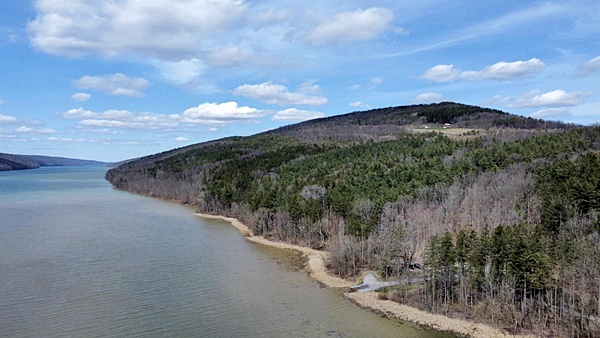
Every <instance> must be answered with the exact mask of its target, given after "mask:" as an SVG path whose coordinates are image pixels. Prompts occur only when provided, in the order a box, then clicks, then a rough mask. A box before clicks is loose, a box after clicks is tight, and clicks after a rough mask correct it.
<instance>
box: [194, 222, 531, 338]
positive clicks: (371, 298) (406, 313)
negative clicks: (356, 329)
mask: <svg viewBox="0 0 600 338" xmlns="http://www.w3.org/2000/svg"><path fill="white" fill-rule="evenodd" d="M194 215H195V216H198V217H201V218H206V219H213V220H221V221H226V222H229V223H230V224H231V225H232V226H234V227H235V228H236V229H238V231H239V232H240V233H241V234H242V235H243V236H244V237H246V239H247V240H249V241H251V242H254V243H259V244H262V245H266V246H270V247H274V248H279V249H287V250H296V251H299V252H301V253H302V254H303V256H304V257H305V258H306V261H307V264H306V270H307V272H308V274H309V275H310V276H311V277H312V278H314V279H315V280H317V281H318V282H319V283H321V284H323V285H325V286H327V287H330V288H349V287H350V286H352V285H355V284H356V283H355V282H353V281H349V280H345V279H342V278H340V277H337V276H334V275H331V274H329V273H328V271H327V266H326V261H327V260H328V259H329V253H328V252H325V251H320V250H315V249H311V248H307V247H303V246H299V245H294V244H289V243H284V242H275V241H271V240H268V239H266V238H264V237H263V236H255V235H253V234H252V231H250V228H249V227H248V226H247V225H245V224H244V223H242V222H240V221H239V220H238V219H236V218H233V217H226V216H219V215H211V214H204V213H194ZM344 297H346V298H348V299H349V300H350V301H351V302H353V303H355V304H357V305H358V306H360V307H362V308H366V309H369V310H371V311H374V312H376V313H379V314H381V315H383V316H385V317H388V318H396V319H400V320H404V321H407V322H411V323H415V324H417V325H420V326H423V327H426V328H430V329H434V330H437V331H443V332H451V333H455V334H458V335H461V336H466V337H473V338H509V337H535V336H531V335H512V334H510V333H507V332H503V331H501V330H500V329H497V328H494V327H491V326H489V325H485V324H479V323H473V322H470V321H466V320H462V319H454V318H450V317H446V316H443V315H438V314H433V313H429V312H426V311H422V310H419V309H417V308H413V307H410V306H407V305H404V304H400V303H396V302H393V301H391V300H382V299H379V298H378V297H377V293H376V292H373V291H372V292H362V293H358V292H352V293H349V292H346V293H344Z"/></svg>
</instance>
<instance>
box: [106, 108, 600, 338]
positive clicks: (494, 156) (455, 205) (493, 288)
mask: <svg viewBox="0 0 600 338" xmlns="http://www.w3.org/2000/svg"><path fill="white" fill-rule="evenodd" d="M444 123H450V124H451V125H452V126H451V128H454V129H452V130H453V131H457V132H455V133H452V135H445V134H443V132H445V130H444V129H442V124H444ZM425 127H428V129H425ZM415 128H420V130H419V132H416V130H415ZM461 134H462V135H461ZM599 151H600V128H598V127H583V126H575V125H566V124H562V123H558V122H547V121H542V120H537V119H530V118H523V117H520V116H515V115H510V114H507V113H504V112H500V111H496V110H491V109H486V108H480V107H474V106H468V105H462V104H456V103H441V104H433V105H419V106H405V107H392V108H384V109H376V110H371V111H367V112H355V113H350V114H345V115H340V116H335V117H330V118H324V119H319V120H311V121H307V122H304V123H300V124H296V125H291V126H287V127H283V128H280V129H277V130H273V131H269V132H265V133H261V134H258V135H254V136H250V137H230V138H225V139H221V140H216V141H212V142H207V143H202V144H197V145H192V146H189V147H185V148H180V149H175V150H172V151H168V152H165V153H161V154H157V155H152V156H148V157H145V158H142V159H137V160H134V161H131V162H128V163H125V164H122V165H121V166H119V167H118V168H115V169H112V170H110V171H109V172H108V173H107V179H108V180H109V181H110V182H112V184H113V185H114V186H115V187H117V188H120V189H125V190H129V191H134V192H138V193H142V194H148V195H152V196H158V197H162V198H168V199H174V200H179V201H181V202H184V203H188V204H193V205H196V206H197V208H198V209H199V210H200V211H202V212H208V213H217V214H224V215H228V216H234V217H237V218H239V219H240V220H242V221H243V222H244V223H246V224H247V225H249V226H250V228H251V229H252V230H253V231H254V232H255V233H256V234H261V235H264V236H267V237H271V238H273V239H277V240H283V241H288V242H293V243H299V244H302V245H307V246H311V247H314V248H322V249H326V250H329V251H330V252H331V254H332V255H331V262H330V268H331V269H332V270H333V271H335V272H336V273H338V274H340V275H342V276H355V275H356V274H357V273H359V272H360V271H361V270H364V269H375V270H378V271H380V272H381V273H382V274H385V275H393V276H399V277H401V278H405V277H407V276H410V275H411V274H412V272H410V269H409V267H410V266H411V264H412V263H413V262H415V261H418V262H422V263H424V265H425V267H426V269H424V273H423V277H424V280H425V281H427V283H424V284H423V285H421V286H420V287H419V288H418V289H417V290H415V291H414V292H412V293H408V292H406V291H403V292H398V293H396V294H395V296H394V297H395V298H399V299H401V300H402V301H403V302H409V303H412V304H413V305H415V306H418V307H421V308H424V309H427V310H429V311H433V312H443V313H446V314H447V313H449V311H450V309H459V312H461V313H476V314H477V315H476V317H477V318H478V319H480V320H483V321H490V320H491V321H492V322H494V323H496V324H500V325H507V326H511V327H512V329H514V330H521V329H529V330H534V331H539V330H544V331H548V330H549V331H551V332H553V333H554V334H556V335H558V336H560V335H567V336H568V335H572V334H574V333H575V335H580V336H589V335H595V334H598V330H599V327H598V325H597V324H598V323H597V320H595V318H598V316H599V313H598V312H600V252H598V250H599V249H598V248H600V232H599V231H600V226H599V225H598V224H600V223H599V221H598V214H599V212H600V210H599V209H600V204H599V203H598V198H600V197H599V196H600V193H599V191H600V183H599V182H600V155H599Z"/></svg>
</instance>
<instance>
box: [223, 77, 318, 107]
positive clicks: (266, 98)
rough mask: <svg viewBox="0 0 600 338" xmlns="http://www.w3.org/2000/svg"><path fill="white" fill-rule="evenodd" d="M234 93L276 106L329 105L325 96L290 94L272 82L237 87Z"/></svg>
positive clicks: (284, 87) (312, 86)
mask: <svg viewBox="0 0 600 338" xmlns="http://www.w3.org/2000/svg"><path fill="white" fill-rule="evenodd" d="M314 86H315V85H314V83H313V84H312V85H310V86H309V87H310V88H311V89H315V87H314ZM301 90H302V88H301ZM304 90H306V88H304ZM233 93H234V94H235V95H242V96H246V97H250V98H253V99H256V100H260V101H262V102H265V103H268V104H275V105H286V104H301V105H310V106H320V105H323V104H325V103H327V98H326V97H324V96H318V95H310V94H315V93H314V91H311V92H309V93H306V92H302V91H300V92H295V93H293V92H289V91H288V88H287V87H286V86H283V85H280V84H275V83H272V82H264V83H261V84H257V85H250V84H244V85H241V86H239V87H237V88H236V89H235V90H234V91H233Z"/></svg>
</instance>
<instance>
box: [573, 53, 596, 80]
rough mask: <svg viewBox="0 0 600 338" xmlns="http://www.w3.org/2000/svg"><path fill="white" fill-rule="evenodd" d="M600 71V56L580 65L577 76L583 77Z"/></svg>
mask: <svg viewBox="0 0 600 338" xmlns="http://www.w3.org/2000/svg"><path fill="white" fill-rule="evenodd" d="M598 71H600V56H596V57H595V58H593V59H591V60H589V61H587V62H584V63H582V64H580V65H579V67H578V69H577V73H576V74H575V76H577V77H583V76H587V75H590V74H594V73H596V72H598Z"/></svg>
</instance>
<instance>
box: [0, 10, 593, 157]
mask: <svg viewBox="0 0 600 338" xmlns="http://www.w3.org/2000/svg"><path fill="white" fill-rule="evenodd" d="M314 3H315V4H313V3H311V2H302V1H287V0H279V1H270V0H265V1H254V0H145V1H143V0H111V1H101V0H98V1H92V0H69V1H61V0H38V1H22V0H4V1H1V2H0V74H1V76H2V81H0V152H9V153H16V154H41V155H50V156H66V157H76V158H85V159H97V160H103V161H120V160H124V159H129V158H134V157H139V156H143V155H148V154H152V153H156V152H161V151H165V150H169V149H172V148H177V147H182V146H185V145H188V144H193V143H198V142H203V141H207V140H212V139H217V138H222V137H225V136H232V135H251V134H254V133H257V132H261V131H265V130H268V129H272V128H276V127H279V126H282V125H287V124H291V123H295V122H299V121H302V120H305V119H310V118H315V117H322V116H332V115H338V114H343V113H347V112H351V111H357V110H366V109H369V108H379V107H389V106H398V105H408V104H413V103H432V102H440V101H455V102H461V103H466V104H474V105H480V106H486V107H492V108H497V109H501V110H504V111H507V112H510V113H514V114H519V115H523V116H533V117H539V118H544V119H550V120H561V121H566V122H574V123H581V124H593V123H598V122H600V92H599V91H600V38H598V37H599V36H600V1H597V0H594V1H591V0H589V1H586V0H573V1H556V2H548V1H540V2H535V1H507V0H503V1H477V2H474V1H435V0H423V1H369V2H366V1H362V2H361V1H352V0H345V1H335V0H332V1H320V2H314Z"/></svg>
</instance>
